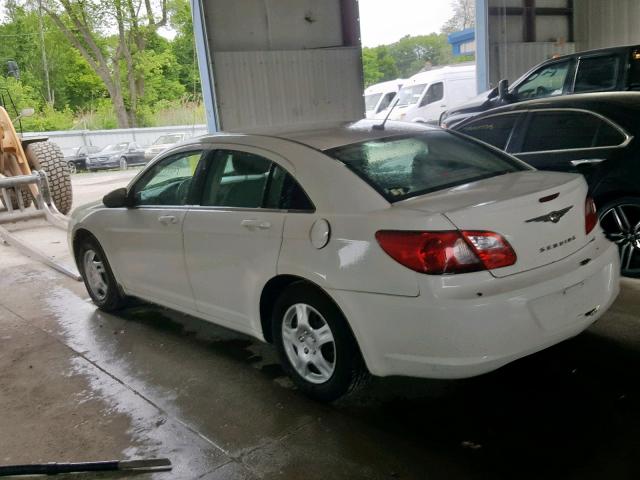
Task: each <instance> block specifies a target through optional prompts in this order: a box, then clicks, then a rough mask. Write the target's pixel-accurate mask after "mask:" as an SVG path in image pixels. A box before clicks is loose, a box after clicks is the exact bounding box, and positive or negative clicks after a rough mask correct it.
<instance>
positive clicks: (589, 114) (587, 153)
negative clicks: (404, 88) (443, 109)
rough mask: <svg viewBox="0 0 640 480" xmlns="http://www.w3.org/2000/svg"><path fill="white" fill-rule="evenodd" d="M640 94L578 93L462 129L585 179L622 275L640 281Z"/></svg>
mask: <svg viewBox="0 0 640 480" xmlns="http://www.w3.org/2000/svg"><path fill="white" fill-rule="evenodd" d="M639 118H640V92H613V93H590V94H582V95H570V96H566V97H558V98H553V99H551V98H547V99H542V100H532V101H528V102H521V103H517V104H514V105H509V106H506V107H502V108H498V109H494V110H490V111H488V112H485V113H483V114H480V115H478V116H476V117H473V118H471V119H469V120H467V121H465V122H463V123H461V124H459V125H457V126H456V127H454V128H455V129H456V130H458V131H460V132H462V133H465V134H467V135H470V136H472V137H475V138H477V139H479V140H482V141H484V142H487V143H489V144H491V145H493V146H495V147H497V148H500V149H501V150H504V151H506V152H508V153H511V154H512V155H515V156H517V157H518V158H520V159H521V160H524V161H525V162H527V163H529V164H530V165H533V166H534V167H536V168H539V169H541V170H556V171H562V172H577V173H582V174H584V176H585V177H586V179H587V182H588V184H589V187H590V195H591V196H592V197H593V199H594V200H595V203H596V206H597V208H598V214H599V216H600V221H601V224H602V227H603V229H604V231H605V233H606V235H607V236H608V237H609V239H610V240H612V241H613V242H615V243H616V244H618V246H619V248H620V255H621V265H622V273H623V274H624V275H626V276H630V277H640V144H639V143H638V140H637V139H638V138H639V136H640V124H639V123H638V119H639Z"/></svg>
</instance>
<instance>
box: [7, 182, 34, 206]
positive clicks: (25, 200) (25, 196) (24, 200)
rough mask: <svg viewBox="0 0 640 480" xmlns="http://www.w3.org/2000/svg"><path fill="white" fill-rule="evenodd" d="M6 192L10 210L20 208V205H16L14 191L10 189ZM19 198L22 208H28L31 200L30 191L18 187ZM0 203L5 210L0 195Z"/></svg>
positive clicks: (16, 200)
mask: <svg viewBox="0 0 640 480" xmlns="http://www.w3.org/2000/svg"><path fill="white" fill-rule="evenodd" d="M8 192H9V193H8V194H9V201H11V208H13V209H14V210H17V209H18V208H20V204H19V203H18V197H17V196H16V193H15V190H13V189H10V190H9V191H8ZM20 196H21V197H22V203H23V205H24V208H27V207H30V206H31V202H32V200H33V199H32V197H31V191H30V190H29V188H27V187H26V186H22V187H20ZM0 201H1V202H2V204H3V205H4V207H5V208H7V204H6V203H5V201H4V198H3V196H2V195H0Z"/></svg>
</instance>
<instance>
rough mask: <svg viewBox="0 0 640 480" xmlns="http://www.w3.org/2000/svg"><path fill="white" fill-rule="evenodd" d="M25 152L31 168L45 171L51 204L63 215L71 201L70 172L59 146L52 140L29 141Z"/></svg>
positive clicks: (67, 210)
mask: <svg viewBox="0 0 640 480" xmlns="http://www.w3.org/2000/svg"><path fill="white" fill-rule="evenodd" d="M25 153H26V154H27V158H28V160H29V165H30V166H31V168H32V169H36V170H43V171H45V172H46V174H47V179H48V180H49V191H50V193H51V200H52V201H53V204H54V205H55V206H56V208H57V209H58V210H59V211H60V213H62V214H63V215H66V214H67V213H69V212H70V211H71V205H72V203H73V191H72V190H71V174H70V173H69V165H68V164H67V162H66V161H65V159H64V155H63V154H62V150H60V147H58V145H56V144H55V143H52V142H37V143H31V144H29V145H28V146H27V148H26V151H25Z"/></svg>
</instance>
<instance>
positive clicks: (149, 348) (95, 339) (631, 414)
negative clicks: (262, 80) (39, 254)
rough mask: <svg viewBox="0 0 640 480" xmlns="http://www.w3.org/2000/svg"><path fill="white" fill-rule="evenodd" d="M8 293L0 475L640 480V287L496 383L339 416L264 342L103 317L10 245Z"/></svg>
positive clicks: (395, 385) (5, 274)
mask: <svg viewBox="0 0 640 480" xmlns="http://www.w3.org/2000/svg"><path fill="white" fill-rule="evenodd" d="M50 240H51V241H52V242H53V241H57V240H53V239H50ZM60 248H61V249H62V247H60ZM60 255H63V253H62V251H61V253H60ZM0 292H2V294H0V463H21V462H38V461H39V462H48V461H88V460H103V459H111V458H145V457H154V456H166V457H169V458H170V459H171V460H172V462H173V464H174V470H173V471H172V472H170V473H156V474H153V475H142V476H136V477H135V478H157V479H160V480H162V479H183V478H184V479H194V478H206V479H254V478H265V479H271V478H283V479H305V480H313V479H327V478H331V479H337V478H345V479H347V478H348V479H425V478H431V479H468V478H472V479H475V478H482V479H485V478H487V479H495V478H514V477H515V478H541V477H545V478H566V479H578V478H580V479H584V478H608V479H612V478H614V479H618V478H621V479H626V478H637V477H638V476H639V475H640V461H639V460H638V458H640V382H639V380H640V282H638V281H629V280H627V281H624V284H623V289H622V293H621V296H620V298H619V299H618V301H617V302H616V304H615V305H614V307H613V309H612V310H611V311H610V312H609V313H607V314H606V315H605V316H604V317H603V318H602V319H601V320H600V321H599V322H598V323H597V324H595V325H594V326H593V327H592V328H591V329H589V330H588V331H587V332H585V333H583V334H582V335H580V336H578V337H576V338H574V339H572V340H570V341H567V342H564V343H562V344H560V345H557V346H555V347H553V348H550V349H548V350H546V351H543V352H540V353H538V354H535V355H531V356H529V357H527V358H525V359H522V360H519V361H517V362H514V363H512V364H510V365H508V366H506V367H504V368H502V369H500V370H498V371H496V372H493V373H491V374H488V375H483V376H480V377H476V378H473V379H468V380H457V381H429V380H418V379H408V378H386V379H373V380H372V382H371V383H370V384H369V385H368V386H367V387H366V388H365V389H364V390H363V391H361V392H360V393H359V394H358V395H357V396H355V397H351V398H347V399H344V400H341V401H339V402H337V403H335V404H332V405H323V404H319V403H316V402H313V401H311V400H308V399H307V398H305V397H303V396H302V395H301V394H300V393H299V392H297V391H296V390H295V388H294V387H293V386H292V384H291V382H290V381H289V380H288V379H287V378H286V377H285V376H284V374H283V372H282V370H281V369H280V367H279V365H278V363H277V361H276V357H275V353H274V351H273V349H272V348H271V347H270V346H269V345H264V344H261V343H259V342H257V341H255V340H253V339H251V338H248V337H245V336H243V335H240V334H236V333H233V332H230V331H228V330H226V329H223V328H220V327H217V326H215V325H212V324H209V323H207V322H204V321H201V320H198V319H195V318H191V317H188V316H184V315H181V314H178V313H176V312H172V311H169V310H166V309H163V308H160V307H156V306H153V305H148V304H144V303H139V304H137V305H135V306H133V307H131V308H129V309H126V310H124V311H122V312H119V313H118V315H110V314H105V313H103V312H100V311H98V310H97V309H96V308H95V307H94V306H93V304H92V303H91V302H90V301H89V300H88V295H87V293H86V291H85V289H84V286H83V285H82V284H81V283H78V282H74V281H73V280H71V279H68V278H66V277H63V276H62V275H59V274H58V273H56V272H54V271H52V270H50V269H48V268H46V267H44V266H42V265H40V264H38V263H36V262H33V261H31V260H29V259H27V258H25V257H22V256H20V255H19V254H17V253H15V252H14V251H12V250H11V249H10V248H8V247H5V246H2V245H0ZM94 477H95V478H118V476H117V475H115V476H114V475H101V476H99V475H96V476H94ZM94 477H91V478H94ZM58 478H64V477H61V476H58ZM74 478H77V477H74ZM82 478H87V477H86V476H83V477H82Z"/></svg>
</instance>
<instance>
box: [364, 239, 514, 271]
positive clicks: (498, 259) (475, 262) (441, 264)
mask: <svg viewBox="0 0 640 480" xmlns="http://www.w3.org/2000/svg"><path fill="white" fill-rule="evenodd" d="M376 240H378V243H379V244H380V246H381V247H382V249H383V250H384V251H385V252H386V253H387V254H388V255H389V256H390V257H391V258H393V259H394V260H395V261H397V262H398V263H400V264H402V265H404V266H405V267H407V268H410V269H411V270H415V271H416V272H420V273H427V274H430V275H442V274H450V273H466V272H477V271H478V270H491V269H494V268H501V267H507V266H509V265H513V264H514V263H516V253H515V252H514V251H513V248H511V245H509V243H508V242H507V241H506V240H505V239H504V238H503V237H502V236H501V235H499V234H497V233H493V232H484V231H458V230H450V231H438V232H415V231H401V230H400V231H398V230H380V231H379V232H376Z"/></svg>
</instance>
